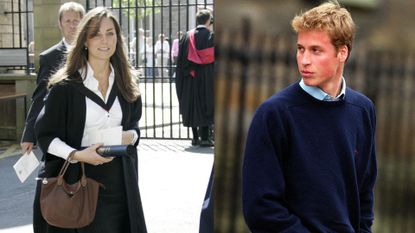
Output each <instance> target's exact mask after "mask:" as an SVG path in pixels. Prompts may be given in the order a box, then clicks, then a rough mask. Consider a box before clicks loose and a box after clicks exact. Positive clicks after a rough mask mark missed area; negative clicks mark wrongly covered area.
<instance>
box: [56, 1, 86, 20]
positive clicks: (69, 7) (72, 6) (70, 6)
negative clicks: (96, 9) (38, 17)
mask: <svg viewBox="0 0 415 233" xmlns="http://www.w3.org/2000/svg"><path fill="white" fill-rule="evenodd" d="M68 11H73V12H76V13H78V14H79V16H80V18H81V19H82V18H83V17H84V15H85V9H84V7H83V6H82V5H81V4H79V3H77V2H66V3H64V4H62V5H61V7H60V8H59V12H58V16H59V22H61V20H62V16H63V13H64V12H68Z"/></svg>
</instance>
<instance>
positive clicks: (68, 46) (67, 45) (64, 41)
mask: <svg viewBox="0 0 415 233" xmlns="http://www.w3.org/2000/svg"><path fill="white" fill-rule="evenodd" d="M62 41H63V44H64V45H65V47H66V50H69V49H70V48H71V44H69V43H68V41H67V40H66V39H65V37H63V38H62Z"/></svg>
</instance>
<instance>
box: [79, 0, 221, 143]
mask: <svg viewBox="0 0 415 233" xmlns="http://www.w3.org/2000/svg"><path fill="white" fill-rule="evenodd" d="M97 6H105V7H108V8H111V9H112V11H113V12H114V13H115V14H116V15H117V16H118V20H119V22H120V24H121V27H122V29H123V33H124V38H125V41H126V44H127V46H128V53H129V58H130V61H131V63H132V64H133V65H134V66H135V67H136V69H137V71H138V75H139V77H140V90H141V94H142V98H143V116H142V117H141V120H140V129H141V130H142V132H141V136H142V137H143V138H163V139H188V138H190V134H189V129H188V128H187V127H184V126H183V125H182V123H181V118H180V115H179V105H178V101H177V96H176V87H175V72H174V70H175V61H174V60H175V59H174V55H175V51H176V50H175V48H176V46H175V45H174V44H175V43H176V42H175V39H178V37H179V35H180V33H181V32H182V33H185V32H186V31H188V30H190V29H192V28H194V27H195V26H196V23H195V17H196V12H197V11H198V9H204V8H208V9H212V10H213V0H108V1H105V0H101V1H98V0H88V1H87V2H86V8H87V9H91V8H94V7H97Z"/></svg>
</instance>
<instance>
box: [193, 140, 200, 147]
mask: <svg viewBox="0 0 415 233" xmlns="http://www.w3.org/2000/svg"><path fill="white" fill-rule="evenodd" d="M197 145H199V139H197V138H193V139H192V146H197Z"/></svg>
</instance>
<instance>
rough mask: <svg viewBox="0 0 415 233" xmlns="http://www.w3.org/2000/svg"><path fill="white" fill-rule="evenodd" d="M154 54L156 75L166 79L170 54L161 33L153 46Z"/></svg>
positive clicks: (168, 46) (166, 42)
mask: <svg viewBox="0 0 415 233" xmlns="http://www.w3.org/2000/svg"><path fill="white" fill-rule="evenodd" d="M154 51H155V52H156V66H157V67H158V70H159V71H158V72H159V73H158V75H160V76H163V77H168V74H169V73H168V67H167V65H168V62H169V57H170V56H169V54H170V45H169V42H168V41H167V40H166V38H165V36H164V34H163V33H161V34H159V36H158V40H157V42H156V44H155V45H154Z"/></svg>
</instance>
